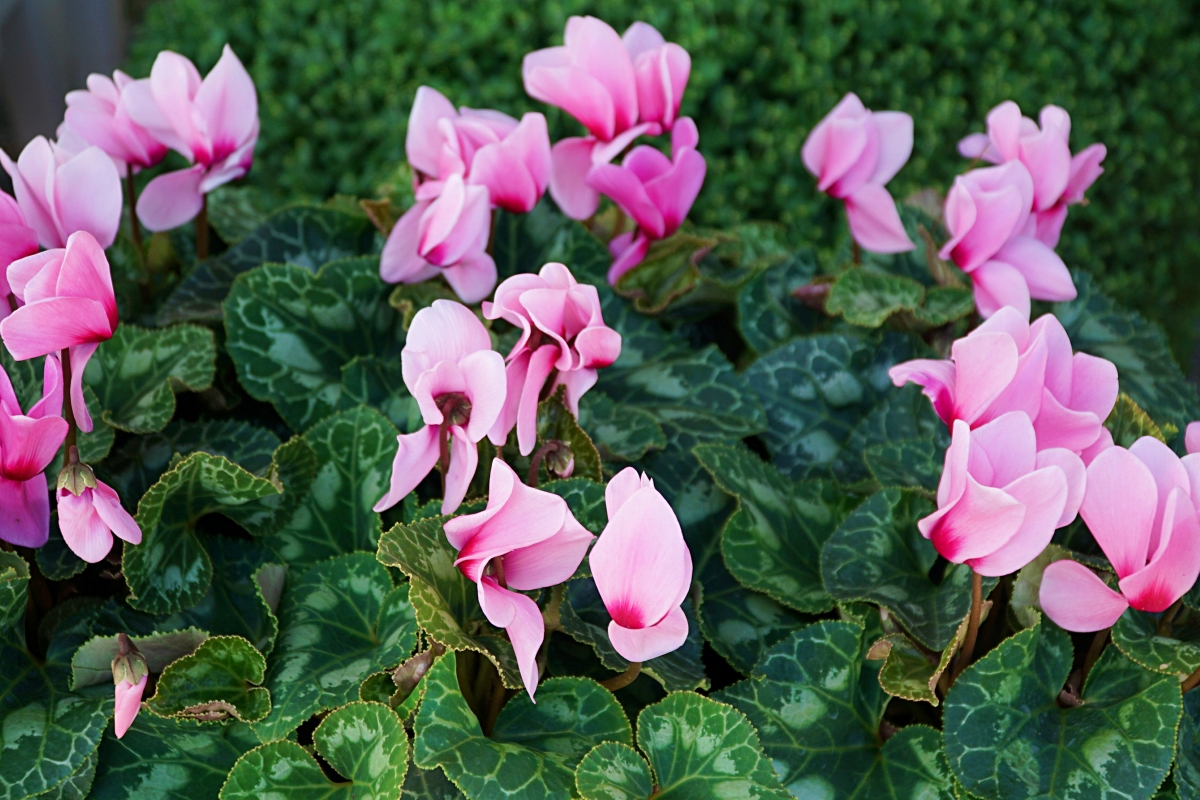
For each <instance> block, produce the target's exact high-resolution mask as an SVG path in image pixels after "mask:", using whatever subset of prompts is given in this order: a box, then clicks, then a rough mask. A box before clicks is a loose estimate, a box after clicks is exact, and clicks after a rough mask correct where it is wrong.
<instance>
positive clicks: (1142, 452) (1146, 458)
mask: <svg viewBox="0 0 1200 800" xmlns="http://www.w3.org/2000/svg"><path fill="white" fill-rule="evenodd" d="M1129 452H1130V453H1132V454H1133V455H1134V456H1136V457H1137V459H1138V460H1139V461H1141V462H1142V463H1143V464H1145V465H1146V467H1147V468H1149V470H1150V474H1151V475H1153V476H1154V484H1155V486H1157V487H1158V503H1157V506H1156V509H1155V512H1154V524H1153V526H1152V527H1151V529H1150V544H1149V546H1148V547H1147V550H1146V554H1147V556H1148V557H1150V558H1154V555H1155V553H1157V552H1158V547H1159V532H1160V531H1161V530H1162V524H1163V514H1164V513H1165V510H1166V506H1167V498H1168V497H1169V496H1170V494H1171V490H1172V489H1174V488H1176V487H1180V488H1182V489H1184V490H1185V491H1189V492H1190V486H1191V484H1190V482H1189V480H1188V474H1187V470H1186V469H1184V467H1183V464H1182V463H1181V462H1180V460H1179V456H1177V455H1175V452H1174V451H1173V450H1171V448H1169V447H1167V446H1166V445H1165V444H1163V443H1162V442H1160V441H1159V440H1158V439H1155V438H1154V437H1153V436H1143V437H1141V438H1140V439H1138V440H1137V441H1136V442H1134V443H1133V444H1132V445H1130V447H1129Z"/></svg>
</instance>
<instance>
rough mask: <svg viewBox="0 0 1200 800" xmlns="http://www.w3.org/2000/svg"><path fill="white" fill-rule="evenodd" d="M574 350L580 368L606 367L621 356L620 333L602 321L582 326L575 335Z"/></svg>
mask: <svg viewBox="0 0 1200 800" xmlns="http://www.w3.org/2000/svg"><path fill="white" fill-rule="evenodd" d="M575 350H576V352H578V353H579V359H580V366H581V367H582V368H584V369H589V368H594V367H607V366H608V365H609V364H611V363H613V362H614V361H616V360H617V359H618V358H620V356H621V334H619V333H617V332H616V331H614V330H613V329H612V328H609V327H608V326H606V325H604V324H603V323H602V324H600V325H596V326H593V327H588V328H584V329H583V330H582V331H580V332H579V334H578V335H577V336H576V337H575Z"/></svg>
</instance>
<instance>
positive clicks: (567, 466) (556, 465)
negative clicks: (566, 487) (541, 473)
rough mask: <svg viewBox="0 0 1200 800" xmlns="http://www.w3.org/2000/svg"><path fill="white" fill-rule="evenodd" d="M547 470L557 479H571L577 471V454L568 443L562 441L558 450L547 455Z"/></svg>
mask: <svg viewBox="0 0 1200 800" xmlns="http://www.w3.org/2000/svg"><path fill="white" fill-rule="evenodd" d="M546 470H547V471H548V472H549V473H550V474H551V475H553V476H554V477H556V478H569V477H571V473H573V472H574V471H575V454H574V453H572V452H571V448H570V447H567V443H566V442H563V441H560V442H559V443H558V448H557V449H555V450H551V451H550V452H549V453H547V454H546Z"/></svg>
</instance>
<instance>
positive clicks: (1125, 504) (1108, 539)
mask: <svg viewBox="0 0 1200 800" xmlns="http://www.w3.org/2000/svg"><path fill="white" fill-rule="evenodd" d="M1157 497H1158V486H1157V484H1156V483H1155V481H1154V475H1153V473H1151V472H1150V468H1149V467H1147V466H1146V465H1145V464H1144V463H1142V461H1141V460H1140V459H1139V458H1138V457H1137V456H1135V455H1133V453H1131V452H1129V451H1128V450H1126V449H1125V448H1123V447H1110V448H1108V449H1107V450H1104V451H1103V452H1102V453H1100V454H1099V455H1097V456H1096V457H1095V458H1094V459H1093V460H1092V463H1091V464H1089V465H1088V470H1087V493H1086V494H1085V495H1084V497H1083V504H1082V505H1081V506H1080V507H1079V513H1080V515H1081V516H1082V517H1083V521H1084V522H1086V523H1087V526H1088V530H1090V531H1091V532H1092V536H1093V537H1094V538H1095V539H1096V543H1097V544H1099V545H1100V549H1101V550H1103V551H1104V555H1106V556H1108V560H1109V561H1110V562H1111V563H1112V565H1113V569H1115V570H1116V572H1117V577H1118V578H1124V577H1125V576H1127V575H1132V574H1133V573H1134V572H1137V571H1138V570H1139V569H1141V568H1142V567H1144V566H1145V565H1146V559H1147V557H1148V555H1149V547H1150V537H1151V531H1152V528H1153V526H1154V517H1155V512H1156V510H1157V506H1158V502H1157ZM1155 538H1157V537H1155Z"/></svg>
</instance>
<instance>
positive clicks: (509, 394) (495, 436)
mask: <svg viewBox="0 0 1200 800" xmlns="http://www.w3.org/2000/svg"><path fill="white" fill-rule="evenodd" d="M532 356H533V353H532V352H530V351H529V350H522V351H521V352H520V353H518V354H517V356H516V357H515V358H514V359H513V360H512V361H510V362H509V363H508V365H507V366H506V367H505V368H504V385H505V392H504V405H503V406H502V407H501V409H500V413H499V414H498V415H496V421H495V423H493V425H492V429H491V430H490V431H488V439H489V440H490V441H491V443H492V444H494V445H496V446H497V447H501V446H502V445H503V444H504V443H505V441H507V440H508V433H509V431H511V430H512V429H513V428H514V427H516V424H517V408H518V406H520V404H521V392H522V390H523V388H524V386H525V375H526V374H527V373H528V372H529V359H530V358H531V357H532Z"/></svg>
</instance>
